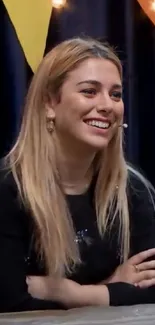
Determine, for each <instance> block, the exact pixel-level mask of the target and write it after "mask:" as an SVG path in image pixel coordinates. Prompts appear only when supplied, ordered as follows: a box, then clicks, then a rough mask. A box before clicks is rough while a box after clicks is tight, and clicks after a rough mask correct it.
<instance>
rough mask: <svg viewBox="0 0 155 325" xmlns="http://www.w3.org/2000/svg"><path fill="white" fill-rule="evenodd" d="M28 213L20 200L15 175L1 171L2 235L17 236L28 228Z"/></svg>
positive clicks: (0, 225)
mask: <svg viewBox="0 0 155 325" xmlns="http://www.w3.org/2000/svg"><path fill="white" fill-rule="evenodd" d="M26 216H27V213H26V211H25V209H24V207H23V205H22V203H21V201H20V200H19V195H18V189H17V185H16V182H15V180H14V177H13V174H12V172H11V171H8V170H2V169H1V170H0V233H2V232H5V233H10V234H16V233H18V232H19V231H20V232H21V229H24V228H25V226H26V227H27V225H28V224H27V222H28V221H27V218H26Z"/></svg>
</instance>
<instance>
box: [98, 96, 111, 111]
mask: <svg viewBox="0 0 155 325" xmlns="http://www.w3.org/2000/svg"><path fill="white" fill-rule="evenodd" d="M96 110H97V112H101V111H103V112H104V113H107V114H110V113H111V112H112V110H113V101H112V99H111V98H110V96H109V94H103V95H102V96H101V97H100V99H99V102H98V104H97V105H96Z"/></svg>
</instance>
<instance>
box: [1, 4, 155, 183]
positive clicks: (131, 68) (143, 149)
mask: <svg viewBox="0 0 155 325" xmlns="http://www.w3.org/2000/svg"><path fill="white" fill-rule="evenodd" d="M68 3H69V7H68V8H66V9H63V10H61V11H57V10H53V13H52V17H51V21H50V26H49V33H48V37H47V43H46V49H45V53H47V52H48V51H49V50H50V49H51V48H52V47H53V46H54V45H56V44H57V43H59V42H60V41H62V40H64V39H67V38H69V37H73V36H78V35H88V36H92V37H95V38H98V39H101V40H103V41H104V40H105V41H108V42H109V43H110V44H111V45H114V46H115V47H116V49H117V52H118V54H119V57H120V58H121V60H122V63H123V69H124V102H125V122H126V123H128V125H129V127H128V129H127V131H126V134H125V150H126V157H127V159H128V161H129V162H131V163H133V164H134V165H136V166H138V167H139V168H140V169H141V170H142V171H143V172H144V173H145V175H146V176H147V177H148V178H149V179H150V180H151V181H152V183H153V184H154V185H155V172H154V166H155V149H154V140H155V90H154V89H155V87H154V78H155V27H154V25H153V24H152V23H151V21H150V20H149V18H148V17H147V16H146V15H145V14H144V12H143V11H142V9H141V8H140V6H139V4H138V2H137V1H136V0H119V4H118V1H117V0H97V1H96V0H70V1H69V0H68ZM0 48H1V51H0V69H1V70H0V79H1V84H2V89H1V91H0V104H1V105H0V107H1V110H0V156H2V155H3V154H4V153H5V152H7V151H8V150H9V148H10V146H11V145H12V143H13V141H14V139H15V137H16V135H17V134H18V129H19V125H20V117H21V114H22V106H23V102H24V96H25V93H26V89H27V87H28V84H29V82H30V80H31V77H32V71H31V69H30V67H28V64H27V63H26V60H25V58H24V54H23V51H22V49H21V47H20V44H19V42H18V40H17V37H16V34H15V31H14V28H13V26H12V24H11V22H10V20H9V17H8V15H7V13H6V10H5V8H4V5H3V4H2V2H1V1H0Z"/></svg>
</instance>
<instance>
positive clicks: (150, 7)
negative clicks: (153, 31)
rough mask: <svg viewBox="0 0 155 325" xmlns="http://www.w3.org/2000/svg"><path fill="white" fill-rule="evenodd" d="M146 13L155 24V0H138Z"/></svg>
mask: <svg viewBox="0 0 155 325" xmlns="http://www.w3.org/2000/svg"><path fill="white" fill-rule="evenodd" d="M137 1H138V2H139V4H140V6H141V7H142V9H143V10H144V12H145V13H146V15H147V16H148V17H149V18H150V20H151V21H152V23H153V24H154V25H155V1H154V0H137Z"/></svg>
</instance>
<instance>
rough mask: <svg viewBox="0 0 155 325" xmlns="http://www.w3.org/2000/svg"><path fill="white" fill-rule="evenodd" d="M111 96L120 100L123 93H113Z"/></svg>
mask: <svg viewBox="0 0 155 325" xmlns="http://www.w3.org/2000/svg"><path fill="white" fill-rule="evenodd" d="M111 96H112V97H114V98H116V99H117V100H119V99H121V98H122V92H121V91H113V92H112V94H111Z"/></svg>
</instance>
